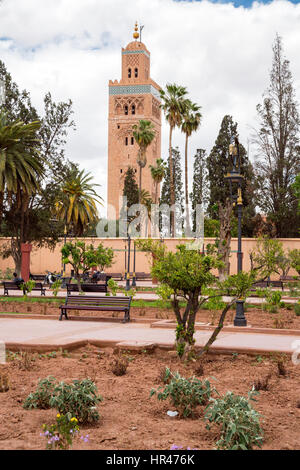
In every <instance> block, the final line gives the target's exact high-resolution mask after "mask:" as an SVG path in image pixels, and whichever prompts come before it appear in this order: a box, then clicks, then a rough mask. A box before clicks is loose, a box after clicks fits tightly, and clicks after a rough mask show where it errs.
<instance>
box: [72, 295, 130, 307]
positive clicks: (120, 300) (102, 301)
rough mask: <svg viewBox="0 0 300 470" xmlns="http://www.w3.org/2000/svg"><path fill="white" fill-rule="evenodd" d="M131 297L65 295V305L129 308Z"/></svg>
mask: <svg viewBox="0 0 300 470" xmlns="http://www.w3.org/2000/svg"><path fill="white" fill-rule="evenodd" d="M130 303H131V297H106V296H105V297H92V296H83V297H81V296H75V297H72V296H71V297H67V298H66V305H74V306H77V305H78V307H80V306H83V307H88V306H90V307H103V308H104V307H119V308H129V307H130Z"/></svg>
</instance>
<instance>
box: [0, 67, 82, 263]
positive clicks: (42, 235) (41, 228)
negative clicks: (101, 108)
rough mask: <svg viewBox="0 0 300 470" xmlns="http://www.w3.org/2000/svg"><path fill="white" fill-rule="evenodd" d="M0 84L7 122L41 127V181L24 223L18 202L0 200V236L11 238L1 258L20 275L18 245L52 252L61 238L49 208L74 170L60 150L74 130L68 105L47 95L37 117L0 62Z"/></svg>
mask: <svg viewBox="0 0 300 470" xmlns="http://www.w3.org/2000/svg"><path fill="white" fill-rule="evenodd" d="M0 80H1V81H2V82H3V83H4V86H5V101H4V104H3V106H2V110H4V112H5V114H6V118H7V120H8V122H10V123H13V122H16V121H21V122H24V123H25V124H29V123H31V122H34V121H39V122H40V123H41V125H40V128H39V130H38V132H37V135H36V137H37V139H38V140H39V147H38V151H39V162H40V165H42V169H43V177H41V176H40V177H39V178H38V181H37V182H38V185H39V191H35V192H34V193H32V194H31V195H30V197H29V198H28V200H27V201H26V210H25V211H23V213H24V221H23V220H22V217H21V213H20V204H19V201H18V198H17V197H16V196H15V195H14V194H12V195H10V194H9V193H8V192H7V191H5V193H4V200H3V219H2V226H1V235H2V236H7V237H11V242H10V243H9V244H7V245H6V246H5V247H4V248H3V250H2V252H1V255H2V256H3V257H9V256H13V259H14V262H15V270H16V271H17V272H20V266H21V243H25V242H27V243H34V244H35V245H36V246H37V247H41V246H48V247H50V248H53V247H54V246H55V244H56V242H57V241H58V239H59V236H61V235H62V234H63V224H61V223H59V222H57V221H54V220H53V207H54V204H55V200H56V199H57V196H58V194H59V193H60V191H61V187H62V185H63V183H64V180H65V178H67V177H68V175H69V173H70V172H72V171H73V170H74V168H76V165H74V164H73V163H72V162H70V161H68V160H67V159H66V158H65V154H64V146H65V143H66V136H67V132H68V130H70V129H74V122H73V121H72V119H71V116H72V113H73V111H72V102H71V101H69V102H66V103H57V104H56V103H54V102H53V100H52V98H51V95H50V93H47V94H46V96H45V98H44V106H45V108H44V114H43V116H40V115H39V114H38V112H37V111H36V109H35V108H34V106H33V105H32V104H31V99H30V94H29V93H28V92H27V91H26V90H23V91H22V92H21V91H19V88H18V86H17V84H16V83H14V82H13V80H12V77H11V75H10V74H9V72H8V71H7V69H6V67H5V65H4V63H3V62H1V61H0Z"/></svg>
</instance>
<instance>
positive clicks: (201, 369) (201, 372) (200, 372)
mask: <svg viewBox="0 0 300 470" xmlns="http://www.w3.org/2000/svg"><path fill="white" fill-rule="evenodd" d="M194 371H195V374H196V375H198V377H202V376H203V375H204V367H203V364H201V363H199V364H197V366H196V368H195V369H194Z"/></svg>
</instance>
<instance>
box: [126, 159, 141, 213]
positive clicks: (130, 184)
mask: <svg viewBox="0 0 300 470" xmlns="http://www.w3.org/2000/svg"><path fill="white" fill-rule="evenodd" d="M123 196H126V197H127V209H129V207H130V206H132V205H133V204H138V203H139V188H138V185H137V182H136V179H135V172H134V169H133V168H132V167H131V166H129V167H128V169H127V171H126V173H125V178H124V188H123Z"/></svg>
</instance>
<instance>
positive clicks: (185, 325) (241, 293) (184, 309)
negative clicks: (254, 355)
mask: <svg viewBox="0 0 300 470" xmlns="http://www.w3.org/2000/svg"><path fill="white" fill-rule="evenodd" d="M136 246H137V247H138V248H139V249H141V251H145V252H148V253H149V254H150V255H151V256H152V259H153V267H152V270H151V271H152V276H153V277H154V278H156V279H158V281H159V282H160V283H161V284H164V285H166V286H168V287H169V288H170V289H171V292H172V294H171V304H172V307H173V311H174V313H175V317H176V321H177V328H176V349H177V353H178V355H179V356H180V357H181V358H186V357H188V356H189V354H190V353H191V352H192V351H193V345H194V343H195V339H194V333H195V321H196V315H197V312H198V311H199V309H200V307H201V306H202V305H204V303H205V302H207V301H209V299H212V298H219V299H221V298H222V296H223V295H229V296H230V297H232V300H231V301H230V302H229V303H228V304H227V305H226V306H225V308H224V309H223V311H222V313H221V316H220V319H219V323H218V326H217V327H216V329H215V330H214V332H213V333H212V335H211V337H210V338H209V340H208V341H207V343H206V345H205V346H204V348H203V349H202V351H201V352H200V354H199V355H202V354H205V353H206V352H207V351H208V350H209V348H210V346H211V344H212V343H213V342H214V341H215V340H216V338H217V336H218V334H219V332H220V331H221V329H222V328H223V324H224V321H225V317H226V314H227V312H228V310H229V309H230V307H231V306H232V305H233V303H235V302H236V300H237V299H239V298H245V297H246V295H247V293H248V292H249V290H250V288H251V286H252V285H253V283H254V281H255V273H253V272H250V273H245V272H240V273H239V274H238V275H235V276H230V277H229V278H228V279H226V281H224V283H220V282H219V283H218V284H217V288H216V290H215V291H213V292H212V293H211V292H210V291H208V289H207V287H209V286H212V285H213V284H215V283H216V278H215V276H214V275H213V274H212V270H213V269H216V268H218V267H219V266H220V264H222V262H221V261H220V260H219V257H218V255H217V253H216V250H215V248H214V247H213V246H211V247H207V253H208V254H207V255H203V254H202V253H200V252H199V251H198V250H193V249H190V248H191V245H190V244H187V245H178V246H177V251H176V252H175V253H174V252H168V251H167V249H166V247H165V245H162V244H161V243H160V242H159V241H153V240H151V239H148V240H138V241H137V242H136ZM182 300H183V301H184V306H182Z"/></svg>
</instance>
